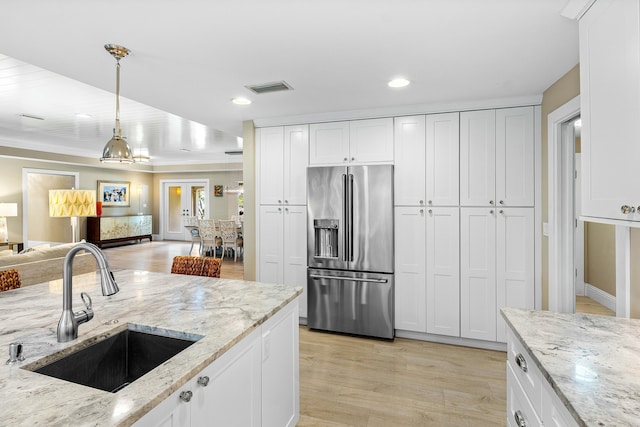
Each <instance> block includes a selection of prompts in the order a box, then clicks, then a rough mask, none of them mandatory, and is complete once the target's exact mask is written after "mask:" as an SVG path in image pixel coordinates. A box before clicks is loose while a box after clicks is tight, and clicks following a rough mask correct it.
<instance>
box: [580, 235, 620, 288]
mask: <svg viewBox="0 0 640 427" xmlns="http://www.w3.org/2000/svg"><path fill="white" fill-rule="evenodd" d="M584 246H585V248H584V281H585V283H588V284H590V285H592V286H594V287H596V288H599V289H602V290H603V291H605V292H606V293H608V294H609V295H613V296H615V295H616V229H615V226H613V225H610V224H600V223H596V222H585V235H584Z"/></svg>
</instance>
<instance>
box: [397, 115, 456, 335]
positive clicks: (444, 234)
mask: <svg viewBox="0 0 640 427" xmlns="http://www.w3.org/2000/svg"><path fill="white" fill-rule="evenodd" d="M458 122H459V115H458V113H445V114H433V115H427V116H411V117H398V118H396V119H395V124H394V129H395V142H394V143H395V156H394V157H395V204H396V207H395V238H396V242H395V259H396V263H395V288H396V289H395V312H396V318H395V321H396V329H402V330H407V331H415V332H427V333H435V334H443V335H450V336H458V335H459V288H460V280H459V267H458V266H459V245H458V243H459V238H458V230H459V219H458V207H457V206H458V156H459V153H458V149H459V148H458V147H459V144H458V127H459V124H458Z"/></svg>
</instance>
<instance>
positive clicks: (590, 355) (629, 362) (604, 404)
mask: <svg viewBox="0 0 640 427" xmlns="http://www.w3.org/2000/svg"><path fill="white" fill-rule="evenodd" d="M502 315H503V317H504V318H505V320H506V321H507V323H508V324H509V325H510V326H511V328H512V329H513V330H514V332H515V334H516V336H517V337H518V338H519V339H520V341H521V342H522V343H523V344H524V346H525V347H526V348H527V349H528V350H529V352H530V353H531V355H532V356H533V359H534V361H535V363H536V365H537V366H538V367H539V368H540V371H541V372H542V374H543V375H544V376H545V378H546V379H547V381H548V382H549V383H550V384H551V387H552V388H553V389H554V390H555V391H556V393H557V394H558V396H559V398H560V400H561V401H562V402H563V403H565V405H566V406H567V409H568V410H569V412H570V413H571V414H572V415H573V417H574V418H575V419H576V421H577V423H578V424H579V425H586V426H622V425H629V426H639V425H640V381H639V380H638V375H637V369H638V366H640V320H637V319H623V318H617V317H607V316H596V315H588V314H559V313H552V312H549V311H532V310H520V309H513V308H503V309H502Z"/></svg>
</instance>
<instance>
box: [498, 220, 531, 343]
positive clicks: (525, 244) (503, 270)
mask: <svg viewBox="0 0 640 427" xmlns="http://www.w3.org/2000/svg"><path fill="white" fill-rule="evenodd" d="M533 218H534V217H533V208H505V209H499V210H498V215H497V218H496V277H497V280H496V286H497V298H498V299H497V302H498V306H497V310H496V319H497V340H498V341H500V342H506V341H507V336H506V333H507V325H506V323H505V321H504V320H503V318H502V316H501V315H500V309H501V308H502V307H514V308H527V309H533V308H534V303H535V301H534V296H535V295H534V257H535V255H534V253H535V251H534V235H533V234H534V222H533V221H534V219H533Z"/></svg>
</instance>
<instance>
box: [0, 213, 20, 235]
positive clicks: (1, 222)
mask: <svg viewBox="0 0 640 427" xmlns="http://www.w3.org/2000/svg"><path fill="white" fill-rule="evenodd" d="M8 216H18V204H17V203H0V242H8V241H9V230H8V229H7V218H6V217H8Z"/></svg>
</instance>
